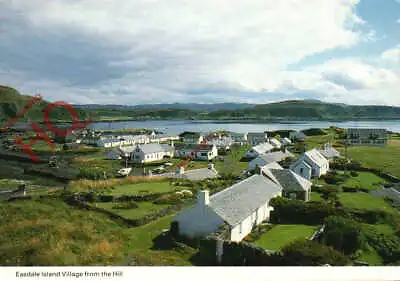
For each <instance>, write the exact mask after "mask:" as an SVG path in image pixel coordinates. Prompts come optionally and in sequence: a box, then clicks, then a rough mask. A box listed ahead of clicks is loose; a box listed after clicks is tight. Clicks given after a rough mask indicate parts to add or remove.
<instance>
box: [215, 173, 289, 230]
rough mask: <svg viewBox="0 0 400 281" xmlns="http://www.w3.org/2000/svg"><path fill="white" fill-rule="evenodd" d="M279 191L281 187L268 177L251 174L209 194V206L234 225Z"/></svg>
mask: <svg viewBox="0 0 400 281" xmlns="http://www.w3.org/2000/svg"><path fill="white" fill-rule="evenodd" d="M281 191H282V188H281V187H280V186H279V185H277V184H276V183H274V182H273V181H271V180H270V179H268V178H266V177H264V176H262V175H253V176H251V177H249V178H247V179H245V180H243V181H241V182H238V183H236V184H234V185H232V186H231V187H229V188H227V189H225V190H222V191H221V192H218V193H216V194H214V195H213V196H211V197H210V204H209V207H210V208H211V209H212V210H214V212H215V213H216V214H218V215H219V216H220V217H221V218H222V219H223V220H224V221H226V222H227V223H228V224H230V225H231V226H235V225H237V224H239V223H240V222H242V221H243V220H244V219H245V218H247V217H249V216H250V215H251V214H252V213H253V212H254V211H255V210H257V209H258V208H259V207H261V206H262V205H264V204H265V203H266V202H267V201H269V200H270V199H271V198H273V197H275V196H277V195H279V194H280V192H281Z"/></svg>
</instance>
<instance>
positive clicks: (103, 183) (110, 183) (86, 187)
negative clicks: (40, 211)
mask: <svg viewBox="0 0 400 281" xmlns="http://www.w3.org/2000/svg"><path fill="white" fill-rule="evenodd" d="M155 182H164V183H165V182H166V179H165V178H162V177H154V178H148V177H143V176H138V177H127V178H118V179H107V180H87V179H80V180H75V181H71V182H70V183H69V184H68V188H69V190H70V191H73V192H87V191H95V192H98V193H103V192H105V191H107V192H109V191H110V190H111V189H112V188H114V190H115V189H117V188H118V189H126V188H127V187H128V186H131V185H132V184H139V183H155ZM129 192H130V193H132V188H130V191H129Z"/></svg>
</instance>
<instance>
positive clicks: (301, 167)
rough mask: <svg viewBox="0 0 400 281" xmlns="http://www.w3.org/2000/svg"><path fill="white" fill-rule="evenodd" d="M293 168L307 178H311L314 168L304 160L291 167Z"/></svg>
mask: <svg viewBox="0 0 400 281" xmlns="http://www.w3.org/2000/svg"><path fill="white" fill-rule="evenodd" d="M291 170H292V171H293V172H295V173H296V174H298V175H299V176H301V177H303V178H305V179H307V180H311V177H312V170H311V169H310V167H309V166H308V165H306V164H305V162H304V161H302V162H300V163H299V164H298V165H297V166H295V167H293V168H291Z"/></svg>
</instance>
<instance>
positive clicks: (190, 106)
mask: <svg viewBox="0 0 400 281" xmlns="http://www.w3.org/2000/svg"><path fill="white" fill-rule="evenodd" d="M254 105H255V104H247V103H215V104H200V103H170V104H167V103H164V104H143V105H108V104H106V105H105V104H82V105H81V104H77V105H74V106H76V107H78V108H88V109H96V108H103V109H104V108H105V109H106V108H109V109H123V110H127V109H187V110H193V111H217V110H237V109H244V108H248V107H251V106H254Z"/></svg>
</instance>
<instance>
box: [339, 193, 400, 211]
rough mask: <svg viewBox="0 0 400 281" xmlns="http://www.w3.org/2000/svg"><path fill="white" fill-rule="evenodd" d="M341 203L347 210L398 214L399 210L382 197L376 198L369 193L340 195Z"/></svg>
mask: <svg viewBox="0 0 400 281" xmlns="http://www.w3.org/2000/svg"><path fill="white" fill-rule="evenodd" d="M339 201H340V203H342V204H343V206H344V207H345V208H349V209H363V210H369V211H387V212H390V213H396V212H397V210H396V209H394V208H393V207H392V206H390V205H389V204H388V203H386V202H385V200H384V199H383V198H382V197H374V196H372V195H370V194H368V193H364V192H355V193H340V194H339Z"/></svg>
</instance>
